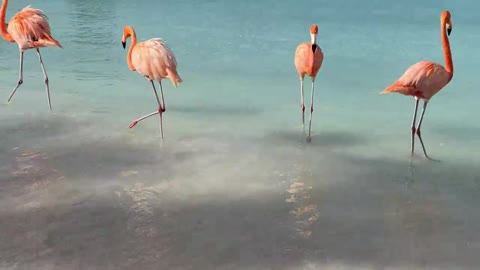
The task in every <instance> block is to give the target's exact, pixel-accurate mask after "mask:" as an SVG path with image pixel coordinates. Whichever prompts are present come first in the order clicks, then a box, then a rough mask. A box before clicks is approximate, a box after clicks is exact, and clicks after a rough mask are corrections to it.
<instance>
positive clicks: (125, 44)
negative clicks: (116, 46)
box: [122, 41, 127, 49]
mask: <svg viewBox="0 0 480 270" xmlns="http://www.w3.org/2000/svg"><path fill="white" fill-rule="evenodd" d="M122 46H123V48H124V49H125V47H126V46H127V43H126V42H125V41H122Z"/></svg>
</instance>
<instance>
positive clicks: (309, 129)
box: [307, 79, 315, 142]
mask: <svg viewBox="0 0 480 270" xmlns="http://www.w3.org/2000/svg"><path fill="white" fill-rule="evenodd" d="M314 91H315V79H312V97H311V99H310V119H309V121H308V137H307V141H308V142H310V141H311V140H312V135H311V131H312V116H313V94H314Z"/></svg>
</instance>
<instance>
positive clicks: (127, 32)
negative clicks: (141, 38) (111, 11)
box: [122, 25, 135, 49]
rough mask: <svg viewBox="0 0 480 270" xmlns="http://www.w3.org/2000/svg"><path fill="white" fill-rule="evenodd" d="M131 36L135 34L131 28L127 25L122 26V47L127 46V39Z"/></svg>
mask: <svg viewBox="0 0 480 270" xmlns="http://www.w3.org/2000/svg"><path fill="white" fill-rule="evenodd" d="M131 36H135V31H134V30H133V28H132V27H131V26H128V25H127V26H125V27H123V36H122V46H123V48H124V49H125V47H126V46H127V39H128V38H129V37H131Z"/></svg>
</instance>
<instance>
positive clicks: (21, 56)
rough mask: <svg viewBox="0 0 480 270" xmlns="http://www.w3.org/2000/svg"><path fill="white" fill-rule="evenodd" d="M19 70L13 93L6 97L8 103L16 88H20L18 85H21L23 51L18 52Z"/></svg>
mask: <svg viewBox="0 0 480 270" xmlns="http://www.w3.org/2000/svg"><path fill="white" fill-rule="evenodd" d="M19 69H20V70H19V75H18V82H17V85H16V86H15V88H13V91H12V93H11V94H10V96H9V97H8V101H7V102H10V100H11V99H12V97H13V95H14V94H15V92H17V89H18V87H20V85H21V84H22V83H23V51H20V68H19Z"/></svg>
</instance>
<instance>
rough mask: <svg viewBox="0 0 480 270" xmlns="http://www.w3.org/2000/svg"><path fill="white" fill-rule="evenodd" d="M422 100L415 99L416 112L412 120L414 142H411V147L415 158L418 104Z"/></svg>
mask: <svg viewBox="0 0 480 270" xmlns="http://www.w3.org/2000/svg"><path fill="white" fill-rule="evenodd" d="M419 101H420V100H419V99H418V98H415V110H414V111H413V119H412V127H411V131H412V140H411V144H410V147H411V155H412V156H413V151H414V146H415V131H416V129H415V122H416V120H417V111H418V102H419Z"/></svg>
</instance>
